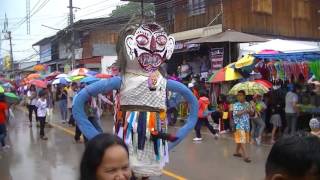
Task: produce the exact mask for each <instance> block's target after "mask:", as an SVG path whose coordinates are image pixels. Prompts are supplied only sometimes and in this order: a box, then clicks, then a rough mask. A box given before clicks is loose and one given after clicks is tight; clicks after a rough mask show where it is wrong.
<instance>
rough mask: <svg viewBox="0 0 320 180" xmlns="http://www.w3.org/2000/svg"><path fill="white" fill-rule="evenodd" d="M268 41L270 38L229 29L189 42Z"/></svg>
mask: <svg viewBox="0 0 320 180" xmlns="http://www.w3.org/2000/svg"><path fill="white" fill-rule="evenodd" d="M266 41H268V39H265V38H262V37H259V36H255V35H251V34H247V33H243V32H239V31H234V30H231V29H228V30H226V31H224V32H220V33H218V34H213V35H208V36H206V37H202V38H199V39H195V40H192V41H190V42H188V43H189V44H200V43H217V42H234V43H245V42H266Z"/></svg>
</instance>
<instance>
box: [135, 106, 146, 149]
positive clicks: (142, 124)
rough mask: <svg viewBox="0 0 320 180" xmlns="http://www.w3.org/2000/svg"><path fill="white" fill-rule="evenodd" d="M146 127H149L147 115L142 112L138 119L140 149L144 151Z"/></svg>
mask: <svg viewBox="0 0 320 180" xmlns="http://www.w3.org/2000/svg"><path fill="white" fill-rule="evenodd" d="M146 127H147V113H146V112H140V115H139V119H138V128H137V132H138V149H139V150H144V146H145V142H146Z"/></svg>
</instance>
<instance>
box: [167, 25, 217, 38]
mask: <svg viewBox="0 0 320 180" xmlns="http://www.w3.org/2000/svg"><path fill="white" fill-rule="evenodd" d="M220 32H222V25H221V24H218V25H214V26H209V27H204V28H198V29H193V30H189V31H182V32H178V33H173V34H171V36H173V37H174V38H175V40H176V41H183V40H190V39H195V38H201V37H206V36H210V35H213V34H217V33H220Z"/></svg>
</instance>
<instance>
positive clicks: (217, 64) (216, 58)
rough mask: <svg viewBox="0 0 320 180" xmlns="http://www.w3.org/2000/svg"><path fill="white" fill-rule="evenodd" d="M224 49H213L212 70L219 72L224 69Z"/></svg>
mask: <svg viewBox="0 0 320 180" xmlns="http://www.w3.org/2000/svg"><path fill="white" fill-rule="evenodd" d="M223 53H224V49H223V48H211V50H210V52H209V57H210V60H211V70H212V71H213V72H214V71H217V70H219V69H221V68H222V67H223Z"/></svg>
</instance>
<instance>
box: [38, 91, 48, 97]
mask: <svg viewBox="0 0 320 180" xmlns="http://www.w3.org/2000/svg"><path fill="white" fill-rule="evenodd" d="M46 94H47V93H46V91H45V90H41V91H40V92H39V97H43V96H45V95H46Z"/></svg>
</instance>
